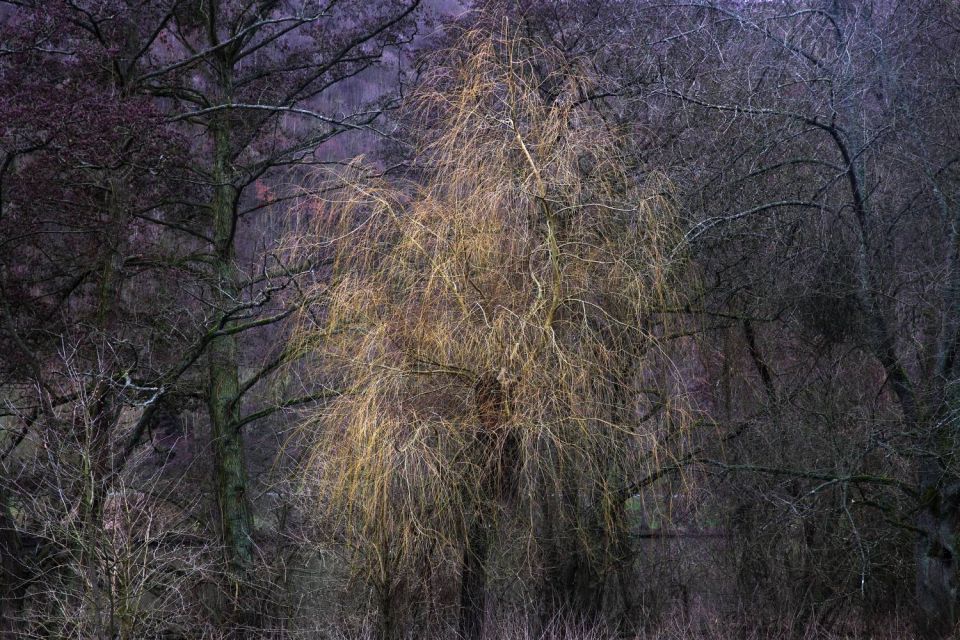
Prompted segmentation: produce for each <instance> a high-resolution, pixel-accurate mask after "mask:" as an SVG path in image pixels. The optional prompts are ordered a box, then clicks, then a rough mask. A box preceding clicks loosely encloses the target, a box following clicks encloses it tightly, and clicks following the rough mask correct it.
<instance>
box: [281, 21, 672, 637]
mask: <svg viewBox="0 0 960 640" xmlns="http://www.w3.org/2000/svg"><path fill="white" fill-rule="evenodd" d="M457 42H458V45H457V47H456V48H454V49H452V50H448V51H446V52H444V54H443V58H442V59H441V60H440V61H439V63H438V64H437V65H436V67H435V69H436V71H435V72H434V74H433V75H432V77H431V78H430V79H429V80H428V81H427V82H426V83H425V85H424V88H423V89H422V90H421V91H420V93H419V94H418V95H417V96H416V98H415V99H414V100H413V104H412V109H413V111H414V112H415V113H418V114H421V118H422V120H421V121H420V127H419V138H418V139H419V143H420V147H419V149H418V151H419V153H418V154H417V157H419V158H420V159H421V161H422V167H421V169H422V170H421V171H419V172H418V173H417V176H416V178H415V179H413V180H410V181H408V182H400V181H396V182H392V183H389V184H387V183H383V182H380V183H376V184H375V183H371V182H370V181H365V180H361V179H359V178H356V176H358V175H360V171H356V172H354V173H352V174H351V175H346V176H345V175H343V174H341V175H340V176H339V179H340V180H343V181H344V183H345V184H346V187H347V193H349V194H350V195H349V197H348V198H346V199H345V200H338V201H336V202H329V201H327V202H319V201H318V202H316V203H315V205H316V210H317V213H316V214H315V216H314V217H315V219H318V220H324V224H325V225H326V228H327V229H329V220H330V219H331V216H336V218H337V219H339V220H340V221H342V225H343V226H342V228H341V229H339V230H337V232H336V233H335V234H334V235H333V236H331V235H330V234H329V231H327V233H322V232H320V231H316V232H314V233H312V234H308V235H307V236H306V237H300V238H299V242H298V247H297V249H298V250H299V251H301V252H304V253H308V254H309V253H311V252H329V251H330V248H331V247H336V249H337V250H336V255H337V259H336V266H335V270H336V272H337V273H336V276H335V277H334V282H336V284H335V285H333V286H332V287H331V288H329V289H328V290H325V292H324V293H325V295H324V296H323V298H324V300H326V302H325V303H324V304H325V306H324V307H323V308H322V309H318V308H316V307H308V308H304V309H303V312H302V314H301V316H300V323H299V331H298V332H297V334H296V339H297V340H298V343H299V345H300V347H301V348H302V349H303V350H304V351H307V352H312V356H313V359H312V361H313V362H314V369H313V370H312V372H313V375H314V376H316V379H315V381H314V382H316V383H318V384H325V385H330V384H334V383H336V384H338V385H339V386H340V388H341V389H342V391H343V393H342V395H341V396H340V397H339V398H338V399H337V400H336V401H335V402H331V403H329V404H328V405H327V406H326V407H324V408H323V409H321V410H318V411H317V412H316V413H314V414H312V415H310V416H309V419H308V420H307V427H308V429H307V432H308V433H309V434H311V435H312V443H313V447H312V452H313V455H312V456H310V465H309V471H310V473H308V474H307V476H306V477H307V478H308V479H309V481H310V482H315V483H316V485H315V490H316V491H317V495H320V496H322V498H321V499H322V502H323V504H324V506H325V508H326V509H328V511H327V513H329V514H332V516H333V517H334V519H335V521H336V522H337V525H338V532H339V534H341V535H342V536H343V537H342V538H341V539H345V540H347V541H348V542H349V543H350V545H351V548H352V549H354V551H355V552H356V554H357V555H356V557H355V560H356V564H355V566H356V567H358V568H359V569H362V570H363V571H365V572H366V574H365V575H366V577H367V579H369V580H370V581H371V584H372V585H373V586H374V588H375V592H376V593H378V594H379V596H380V601H379V604H380V608H381V611H380V613H381V624H382V627H383V632H384V635H391V634H394V633H398V632H399V626H400V621H399V620H398V619H397V618H396V609H395V604H396V602H397V598H399V597H404V594H406V596H409V595H410V594H411V593H413V594H421V595H422V594H424V593H429V592H428V591H424V590H425V589H429V588H430V587H431V585H432V584H436V583H437V581H441V580H443V579H444V578H447V579H450V578H456V577H459V579H460V585H461V586H460V599H459V602H458V603H449V604H450V606H451V607H452V608H458V609H459V625H460V631H461V633H462V634H463V635H465V636H468V637H476V636H478V635H479V634H480V633H481V628H482V624H483V618H484V612H485V601H484V599H485V593H486V591H487V582H488V575H487V574H488V570H489V569H490V564H491V563H490V560H491V558H495V557H502V556H498V553H500V552H502V553H506V546H507V545H505V544H504V543H501V542H499V541H501V540H505V539H510V540H511V541H513V543H516V541H517V540H526V542H527V543H526V544H519V545H515V546H514V547H513V550H514V552H516V549H517V548H520V549H522V551H520V552H519V553H520V554H521V557H522V558H523V566H524V567H532V569H531V570H530V571H529V572H527V573H526V574H525V575H527V577H528V578H529V584H530V585H532V588H533V589H535V590H536V594H537V596H538V597H539V600H538V603H539V604H540V605H541V611H544V612H547V611H550V612H556V611H558V610H569V611H572V612H574V613H583V614H588V613H596V612H599V610H600V607H601V605H602V599H603V587H604V586H605V585H607V584H609V583H611V582H613V580H612V578H613V577H615V571H614V570H615V569H617V568H624V567H626V566H627V565H626V564H625V563H624V562H623V560H625V559H626V558H625V556H626V555H627V554H628V553H629V549H628V548H627V545H626V543H625V537H624V536H623V535H622V534H623V532H624V526H625V524H626V523H625V515H624V514H625V511H624V504H625V501H626V500H627V499H628V498H629V497H630V496H631V495H633V493H635V490H634V487H635V486H636V485H637V481H638V479H639V478H643V477H648V476H649V473H650V471H651V467H658V468H659V466H660V465H663V464H664V463H665V461H666V460H668V455H670V454H671V453H674V454H675V450H673V449H672V447H673V446H674V445H676V444H677V443H680V442H682V441H683V440H684V438H683V437H682V427H683V424H684V420H683V419H682V417H683V415H684V412H683V411H682V410H681V409H680V405H681V403H679V402H678V401H677V398H678V397H679V394H678V393H677V389H679V385H677V384H676V383H675V380H674V376H673V374H672V373H671V372H672V368H671V367H670V366H669V358H668V357H667V356H668V353H667V349H666V348H665V346H664V345H665V340H664V335H665V331H666V330H667V328H665V326H664V324H663V321H662V318H661V314H660V313H659V311H660V310H662V309H663V308H664V306H665V305H666V306H669V305H673V304H675V300H674V299H675V298H676V290H677V286H676V285H677V283H678V280H679V278H680V277H681V275H682V274H681V271H682V267H683V264H682V262H683V261H682V259H681V256H682V251H680V250H678V244H677V243H678V235H679V234H678V227H677V220H676V216H675V212H674V210H673V208H672V207H671V201H670V190H669V187H668V185H667V183H666V181H665V180H664V179H663V178H662V177H661V176H660V175H659V174H657V173H655V172H652V171H648V170H646V169H645V168H644V167H638V166H631V165H630V164H629V163H628V162H627V161H626V158H627V153H626V149H625V145H626V138H625V137H624V136H623V135H619V134H618V133H617V132H616V131H611V130H609V129H608V127H607V126H605V123H604V120H603V118H602V117H601V114H600V113H599V112H598V111H597V110H596V108H595V107H594V105H592V104H591V101H590V100H589V99H587V96H588V95H589V93H590V89H591V80H590V77H589V74H588V73H586V72H585V69H587V68H588V67H589V65H588V64H586V61H576V60H575V61H571V60H569V59H564V58H563V57H562V56H561V55H560V54H559V53H557V52H555V51H552V50H546V49H543V48H540V47H538V46H536V45H534V44H533V43H532V42H530V41H526V40H524V39H522V38H519V37H515V36H513V35H511V34H510V33H509V29H504V30H503V31H501V32H499V33H493V34H491V33H490V32H483V31H473V32H469V33H466V34H464V35H463V36H462V37H461V38H459V39H458V41H457ZM321 212H325V213H321ZM317 228H318V229H320V228H322V227H321V226H318V227H317ZM313 297H314V298H317V296H313ZM495 532H500V533H501V534H504V535H500V536H496V535H495ZM507 532H509V535H506V534H507ZM513 557H514V558H516V557H517V556H516V555H514V556H513ZM424 567H434V568H435V569H433V570H431V571H433V572H434V574H433V575H431V571H425V570H424ZM436 567H440V568H439V569H436ZM437 572H439V573H440V574H443V575H436V573H437Z"/></svg>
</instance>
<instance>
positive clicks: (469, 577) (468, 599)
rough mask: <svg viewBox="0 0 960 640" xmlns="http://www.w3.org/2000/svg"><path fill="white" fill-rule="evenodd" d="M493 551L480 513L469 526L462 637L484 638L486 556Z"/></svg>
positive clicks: (465, 556) (461, 622) (461, 618)
mask: <svg viewBox="0 0 960 640" xmlns="http://www.w3.org/2000/svg"><path fill="white" fill-rule="evenodd" d="M489 550H490V541H489V538H488V532H487V524H486V519H485V518H484V517H483V515H482V514H480V513H478V514H477V515H476V516H475V517H474V519H473V522H472V523H471V524H470V530H469V532H468V533H467V540H466V544H465V545H464V549H463V577H462V579H461V582H460V636H461V637H463V638H465V639H466V640H478V639H479V638H481V637H482V636H483V621H484V614H485V612H486V596H487V556H488V554H489Z"/></svg>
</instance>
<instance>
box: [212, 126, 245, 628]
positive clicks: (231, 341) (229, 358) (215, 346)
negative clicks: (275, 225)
mask: <svg viewBox="0 0 960 640" xmlns="http://www.w3.org/2000/svg"><path fill="white" fill-rule="evenodd" d="M212 129H213V143H214V149H213V152H214V166H213V179H214V189H215V190H214V198H213V202H212V206H211V209H212V213H213V231H214V234H213V239H214V256H215V257H214V260H213V267H214V269H215V272H214V277H215V280H214V286H213V294H212V296H213V300H214V304H215V306H216V308H217V309H218V310H219V312H220V313H224V314H227V313H229V310H230V309H231V308H233V307H235V306H236V305H237V303H238V301H239V298H240V291H239V290H238V286H237V274H236V267H235V265H234V233H235V225H236V216H235V209H236V201H237V192H236V189H235V188H234V187H233V185H232V184H231V175H230V174H231V171H230V139H229V125H228V122H227V119H226V116H224V115H221V116H218V117H217V119H216V120H215V122H214V123H213V125H212ZM221 324H222V328H223V329H224V330H229V329H230V327H231V325H232V323H231V322H230V319H229V317H225V318H224V322H222V323H221ZM207 358H208V374H209V391H208V394H209V395H208V398H207V404H208V409H209V413H210V431H211V438H212V442H213V467H214V469H213V474H214V482H215V491H216V501H217V508H218V511H219V517H220V534H221V542H222V544H223V547H224V552H225V555H226V561H227V568H228V573H229V578H230V581H231V583H232V585H231V587H232V592H233V594H234V595H236V596H238V597H237V601H236V602H235V603H234V607H233V614H232V616H231V617H232V618H233V620H234V622H236V623H237V624H238V625H239V626H241V627H243V626H247V625H248V624H250V623H251V622H252V621H253V616H251V615H250V614H249V613H246V612H247V611H250V603H246V604H241V603H240V600H241V598H240V597H239V596H241V595H242V594H244V593H246V592H247V591H248V587H249V580H250V578H251V569H252V565H253V539H252V532H253V517H252V512H251V507H250V498H249V495H248V492H247V468H246V461H245V458H244V449H243V437H242V434H241V431H240V429H239V428H238V423H239V418H240V403H239V399H238V395H239V391H240V382H239V379H240V376H239V365H238V345H237V339H236V337H235V336H234V335H230V334H226V335H218V336H217V337H215V338H213V340H212V341H211V342H210V346H209V348H208V352H207ZM238 635H242V634H241V633H240V632H239V631H238Z"/></svg>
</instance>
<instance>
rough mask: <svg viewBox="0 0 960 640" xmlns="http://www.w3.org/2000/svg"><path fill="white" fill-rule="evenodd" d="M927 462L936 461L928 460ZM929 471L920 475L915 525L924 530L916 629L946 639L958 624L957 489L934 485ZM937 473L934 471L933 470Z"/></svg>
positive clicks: (919, 552) (918, 567)
mask: <svg viewBox="0 0 960 640" xmlns="http://www.w3.org/2000/svg"><path fill="white" fill-rule="evenodd" d="M927 464H931V465H932V464H935V463H934V462H933V461H930V462H929V463H927ZM930 471H931V470H929V469H928V470H927V472H926V473H924V474H923V479H922V482H923V484H926V485H927V486H926V488H923V489H922V493H921V499H922V501H923V504H922V506H921V509H920V512H919V515H918V518H917V525H918V528H920V529H921V530H922V531H923V532H924V533H922V534H921V535H920V539H919V541H918V544H917V556H916V571H917V585H916V590H917V591H916V596H917V605H918V613H919V615H920V619H919V621H918V622H919V628H920V632H921V634H922V636H923V637H924V638H931V639H933V638H947V637H952V634H953V632H954V630H955V628H956V626H957V620H958V616H957V614H958V611H957V561H956V555H957V548H956V533H957V526H958V524H960V488H958V487H956V486H953V487H948V488H946V489H942V488H940V487H938V486H937V484H938V483H937V481H936V480H935V479H934V477H933V473H930ZM934 473H937V471H934Z"/></svg>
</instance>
